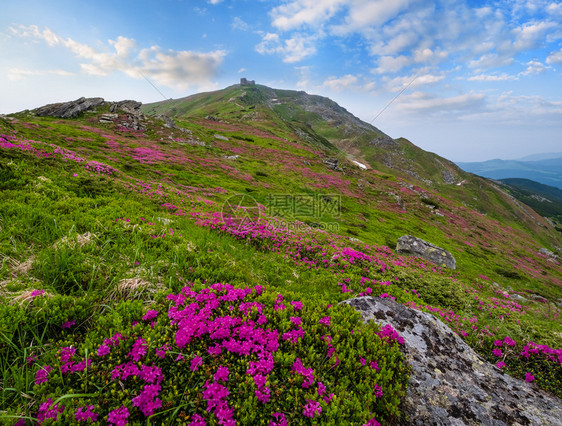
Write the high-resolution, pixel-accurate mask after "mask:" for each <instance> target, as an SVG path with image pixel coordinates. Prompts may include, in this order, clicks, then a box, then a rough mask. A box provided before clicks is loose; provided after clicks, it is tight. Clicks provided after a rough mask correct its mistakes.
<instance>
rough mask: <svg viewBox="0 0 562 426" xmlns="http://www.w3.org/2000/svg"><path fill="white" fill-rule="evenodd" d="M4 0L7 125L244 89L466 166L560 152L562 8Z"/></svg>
mask: <svg viewBox="0 0 562 426" xmlns="http://www.w3.org/2000/svg"><path fill="white" fill-rule="evenodd" d="M4 3H5V4H3V5H2V14H1V15H0V51H1V52H2V55H0V94H1V97H0V113H10V112H15V111H20V110H23V109H26V108H34V107H37V106H41V105H43V104H46V103H52V102H57V101H65V100H70V99H76V98H78V97H81V96H101V97H104V98H105V99H107V100H120V99H136V100H140V101H142V102H145V103H147V102H155V101H159V100H162V95H161V94H160V93H159V92H158V91H157V90H155V88H154V87H152V85H151V84H149V82H147V79H149V80H150V82H151V83H153V84H154V85H155V86H156V87H157V88H158V89H159V90H160V91H161V92H162V94H163V95H164V96H165V97H166V98H178V97H183V96H187V95H189V94H192V93H197V92H201V91H208V90H215V89H220V88H223V87H226V86H229V85H231V84H235V83H237V82H238V81H239V78H240V77H247V78H249V79H255V80H256V81H257V82H258V83H261V84H265V85H268V86H271V87H275V88H285V89H297V90H305V91H306V92H308V93H312V94H319V95H324V96H328V97H330V98H332V99H334V100H335V101H336V102H338V103H339V104H340V105H342V106H343V107H345V108H346V109H347V110H349V111H350V112H352V113H353V114H355V115H357V116H358V117H360V118H362V119H363V120H365V121H368V122H372V123H373V124H374V125H375V126H377V127H378V128H380V129H381V130H382V131H384V132H386V133H387V134H389V135H390V136H392V137H394V138H397V137H401V136H402V137H406V138H408V139H409V140H411V141H412V142H413V143H415V144H416V145H418V146H420V147H422V148H424V149H426V150H429V151H432V152H436V153H438V154H440V155H442V156H444V157H446V158H449V159H451V160H455V161H480V160H486V159H491V158H503V159H512V158H518V157H522V156H525V155H528V154H532V153H537V152H562V73H561V71H562V1H558V0H544V1H543V0H498V1H483V0H482V1H466V0H462V1H461V0H447V1H416V0H388V1H387V0H299V1H295V0H283V1H268V0H201V1H192V0H160V1H155V0H153V1H143V0H135V1H130V0H120V1H117V2H116V1H105V0H96V1H90V0H81V1H79V2H78V1H74V0H72V1H71V0H68V1H61V0H52V1H48V2H47V1H40V0H18V1H17V2H15V1H14V2H4ZM389 103H390V105H389ZM385 108H386V109H385Z"/></svg>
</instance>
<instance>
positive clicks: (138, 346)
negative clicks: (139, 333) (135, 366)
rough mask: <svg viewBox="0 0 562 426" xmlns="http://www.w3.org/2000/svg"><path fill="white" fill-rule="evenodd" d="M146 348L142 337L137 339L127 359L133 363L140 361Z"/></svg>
mask: <svg viewBox="0 0 562 426" xmlns="http://www.w3.org/2000/svg"><path fill="white" fill-rule="evenodd" d="M146 346H147V343H146V340H144V339H143V338H142V337H140V338H138V339H137V340H136V341H135V343H133V348H132V349H131V351H130V352H129V357H130V358H131V359H132V360H133V361H136V362H138V361H140V360H141V359H142V357H143V356H145V355H146Z"/></svg>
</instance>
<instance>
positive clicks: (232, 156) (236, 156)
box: [224, 155, 240, 160]
mask: <svg viewBox="0 0 562 426" xmlns="http://www.w3.org/2000/svg"><path fill="white" fill-rule="evenodd" d="M238 157H240V156H239V155H227V156H226V157H224V158H226V159H227V160H238Z"/></svg>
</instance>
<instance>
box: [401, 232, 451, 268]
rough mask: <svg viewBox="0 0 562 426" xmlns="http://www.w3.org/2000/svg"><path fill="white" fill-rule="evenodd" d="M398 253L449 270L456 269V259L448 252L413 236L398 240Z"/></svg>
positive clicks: (405, 236)
mask: <svg viewBox="0 0 562 426" xmlns="http://www.w3.org/2000/svg"><path fill="white" fill-rule="evenodd" d="M396 253H398V254H407V255H410V256H416V257H421V258H422V259H425V260H428V261H430V262H431V263H435V264H436V265H439V266H445V267H447V268H449V269H455V267H456V261H455V258H454V257H453V255H452V254H451V253H449V252H448V251H447V250H445V249H442V248H441V247H437V246H436V245H435V244H431V243H428V242H427V241H424V240H421V239H419V238H416V237H413V236H412V235H404V236H402V237H400V238H398V241H397V242H396Z"/></svg>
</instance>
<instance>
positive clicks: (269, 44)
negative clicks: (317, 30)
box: [256, 33, 322, 63]
mask: <svg viewBox="0 0 562 426" xmlns="http://www.w3.org/2000/svg"><path fill="white" fill-rule="evenodd" d="M319 37H322V34H317V35H313V36H307V35H303V34H294V35H293V37H291V38H289V39H287V40H281V38H280V37H279V35H278V34H275V33H265V34H262V41H261V42H260V43H259V44H258V45H257V46H256V51H257V52H258V53H261V54H262V55H264V54H273V53H276V54H279V55H281V56H283V62H287V63H295V62H299V61H302V60H303V59H304V58H306V57H307V56H310V55H313V54H315V53H316V41H317V39H318V38H319Z"/></svg>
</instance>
